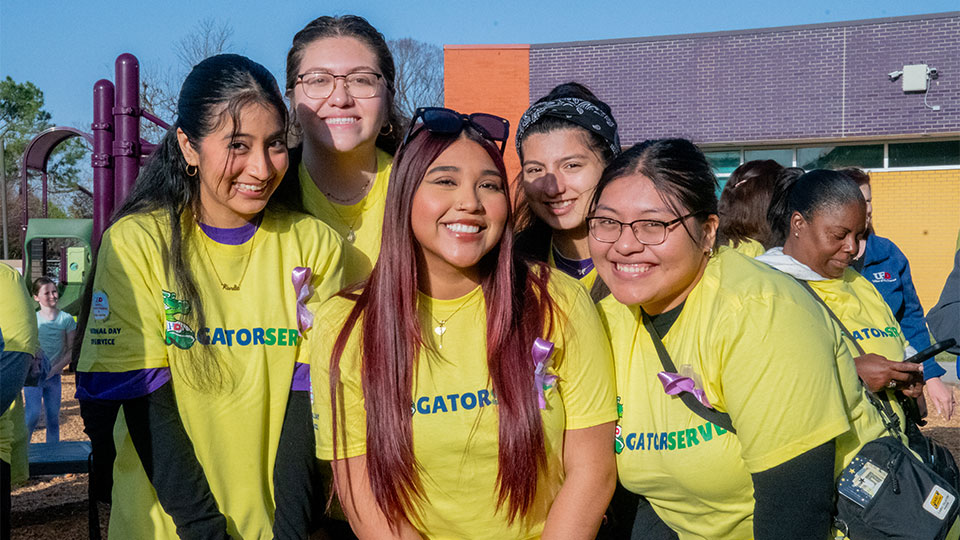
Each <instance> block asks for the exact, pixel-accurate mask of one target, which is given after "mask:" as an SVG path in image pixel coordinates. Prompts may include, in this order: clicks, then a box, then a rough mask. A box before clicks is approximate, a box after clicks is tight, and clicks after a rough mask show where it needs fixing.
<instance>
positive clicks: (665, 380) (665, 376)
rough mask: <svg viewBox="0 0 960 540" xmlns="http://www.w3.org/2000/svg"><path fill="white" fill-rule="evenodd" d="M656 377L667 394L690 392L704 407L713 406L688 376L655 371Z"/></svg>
mask: <svg viewBox="0 0 960 540" xmlns="http://www.w3.org/2000/svg"><path fill="white" fill-rule="evenodd" d="M657 378H658V379H660V383H661V384H662V385H663V391H664V392H666V393H667V395H668V396H675V395H677V394H680V393H681V392H690V393H691V394H693V397H695V398H697V401H699V402H700V403H702V404H703V406H704V407H707V408H710V409H712V408H713V406H712V405H710V400H709V399H707V395H706V394H705V393H704V392H703V390H701V389H700V388H697V383H695V382H694V381H693V379H691V378H690V377H684V376H683V375H679V374H677V373H670V372H669V371H661V372H660V373H657Z"/></svg>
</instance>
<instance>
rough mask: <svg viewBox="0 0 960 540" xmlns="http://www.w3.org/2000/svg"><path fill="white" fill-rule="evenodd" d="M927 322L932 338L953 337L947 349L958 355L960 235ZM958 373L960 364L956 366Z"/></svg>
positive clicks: (959, 337)
mask: <svg viewBox="0 0 960 540" xmlns="http://www.w3.org/2000/svg"><path fill="white" fill-rule="evenodd" d="M927 324H929V325H930V332H931V333H932V334H933V337H934V339H936V340H937V341H943V340H945V339H950V338H953V339H955V340H957V344H956V345H954V346H953V347H952V348H951V349H949V350H948V352H950V353H951V354H958V355H960V235H957V251H956V253H955V254H954V256H953V270H952V271H951V272H950V275H948V276H947V281H946V283H944V284H943V291H942V292H941V293H940V300H939V301H938V302H937V305H935V306H933V307H932V308H930V312H929V313H927ZM957 369H958V374H960V364H958V366H957Z"/></svg>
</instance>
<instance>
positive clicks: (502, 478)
mask: <svg viewBox="0 0 960 540" xmlns="http://www.w3.org/2000/svg"><path fill="white" fill-rule="evenodd" d="M460 136H461V135H453V136H451V135H440V134H433V133H430V132H429V131H428V130H426V129H422V130H421V131H420V132H419V133H417V134H416V135H415V136H414V137H413V138H412V139H411V140H410V142H409V143H408V144H406V145H405V146H404V147H402V148H401V150H400V151H399V152H398V154H397V157H396V160H395V162H394V165H393V171H392V174H391V178H390V184H389V188H388V191H387V205H386V211H385V215H384V219H383V223H384V227H383V239H382V242H381V247H380V255H379V258H378V259H377V263H376V265H374V267H373V272H372V273H371V274H370V277H369V278H368V280H367V282H366V284H365V287H364V288H363V290H362V291H361V292H360V293H359V295H358V296H356V304H355V305H354V307H353V309H352V311H351V312H350V315H349V316H348V318H347V320H346V323H345V324H344V327H343V328H342V329H341V331H340V334H339V336H338V337H337V340H336V343H335V345H334V348H333V354H332V356H331V358H330V395H331V407H332V412H331V414H332V417H333V448H334V458H335V459H336V449H337V445H338V443H337V438H338V427H337V421H338V416H337V411H338V405H339V406H340V407H342V406H343V404H342V391H341V390H340V361H341V357H342V356H343V351H344V347H345V346H346V343H347V340H348V338H349V337H350V334H351V333H352V332H353V330H354V328H355V327H356V326H360V329H361V331H362V340H361V341H362V345H361V349H362V352H361V354H362V358H363V362H362V366H363V367H362V382H363V393H364V395H365V396H376V399H367V400H366V401H365V407H366V415H367V416H366V418H367V432H366V460H367V468H368V474H369V479H370V486H371V488H372V490H373V493H374V496H375V497H376V500H377V505H378V506H379V507H380V509H381V510H382V511H383V513H384V515H385V516H386V517H387V519H388V520H389V521H390V523H391V525H392V526H397V525H398V524H399V523H400V522H401V521H402V520H404V519H405V518H406V516H412V515H415V514H416V505H417V503H416V502H415V499H419V500H422V498H423V486H422V484H421V483H420V478H419V475H418V473H417V467H418V466H417V463H416V457H415V456H414V454H413V412H412V410H411V407H410V404H411V403H412V402H413V377H414V371H415V366H416V362H417V358H418V355H419V352H420V348H421V347H422V346H423V338H422V334H421V328H420V323H419V318H418V317H417V283H418V280H417V277H418V272H420V271H421V269H420V268H418V265H417V261H418V258H419V257H418V254H419V250H420V248H419V246H418V244H417V242H416V239H415V238H414V234H413V229H412V225H411V217H412V216H411V208H412V202H413V197H414V195H415V193H416V192H417V189H418V188H419V186H420V183H421V182H422V180H423V176H424V174H426V171H427V170H428V168H429V166H430V164H431V163H433V162H434V161H435V160H436V159H437V157H438V156H439V155H440V154H441V153H442V152H443V151H444V150H445V149H447V148H448V147H449V146H450V145H451V144H453V143H454V142H455V141H456V140H457V139H459V138H460ZM462 136H463V137H466V138H467V139H469V140H471V141H473V142H476V143H477V144H479V145H481V146H482V147H483V148H484V149H485V150H486V151H487V153H488V154H489V155H490V157H491V158H492V159H493V162H494V164H496V166H497V169H498V170H499V172H500V175H501V177H502V178H503V179H504V181H506V169H505V167H504V164H503V158H502V156H501V155H500V152H499V150H498V149H497V147H496V146H494V144H493V143H491V142H490V141H489V140H487V139H485V138H483V137H481V136H480V134H479V133H477V132H476V131H474V130H473V129H471V128H469V127H467V128H465V129H464V130H463V132H462ZM504 197H506V198H507V203H508V210H507V223H506V227H505V228H504V231H503V234H502V236H501V237H500V241H499V242H498V244H497V245H496V246H494V248H493V249H491V250H490V251H489V252H488V253H487V254H486V255H484V256H483V257H482V258H481V260H480V262H479V263H478V268H477V270H478V275H479V277H480V285H481V288H482V290H483V295H484V300H485V304H486V319H487V330H486V341H487V369H488V371H489V376H490V383H491V385H492V389H493V393H494V394H495V395H496V396H497V401H498V407H497V413H498V418H499V455H498V465H499V467H498V472H497V482H498V485H499V493H498V498H497V505H498V506H500V505H502V504H503V503H504V502H506V503H507V510H508V513H507V514H508V516H509V519H510V521H511V522H512V521H513V520H514V519H515V518H516V517H517V516H520V515H523V514H525V513H526V512H527V511H528V510H529V509H530V507H531V506H532V504H533V502H534V498H535V495H536V487H537V479H538V476H539V472H540V471H541V470H542V468H543V467H544V466H545V464H546V451H545V449H544V436H543V425H542V421H541V417H540V410H539V406H538V402H537V397H536V394H535V393H534V392H533V391H532V389H533V388H534V378H533V363H532V360H531V358H530V349H531V347H532V345H533V341H534V339H536V338H537V337H541V336H544V335H548V334H549V332H550V327H549V325H551V324H552V319H553V309H554V308H553V303H552V301H551V300H550V297H549V295H548V294H547V281H548V279H549V269H548V268H546V267H543V266H542V265H541V267H540V268H538V269H536V270H535V271H532V270H531V268H530V267H529V266H528V265H527V264H525V263H523V262H521V261H520V260H519V259H518V258H517V257H515V254H514V250H513V226H512V219H513V215H512V210H511V209H510V208H509V197H507V195H506V193H505V194H504ZM361 316H362V322H358V321H360V319H361ZM545 324H546V325H547V326H545ZM340 420H342V419H340ZM339 429H340V430H341V431H344V427H343V426H342V423H341V426H340V428H339ZM342 436H344V437H345V436H346V435H345V432H343V433H342Z"/></svg>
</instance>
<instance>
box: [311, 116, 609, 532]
mask: <svg viewBox="0 0 960 540" xmlns="http://www.w3.org/2000/svg"><path fill="white" fill-rule="evenodd" d="M421 121H422V122H421ZM507 129H508V125H507V122H506V120H503V119H501V118H497V117H494V116H491V115H486V114H472V115H461V114H459V113H457V112H456V111H451V110H449V109H420V110H419V111H418V115H417V117H416V118H414V127H413V128H412V129H411V131H410V133H409V135H408V136H407V137H406V139H407V142H406V143H404V145H403V146H402V147H401V149H400V151H399V152H398V154H397V158H396V162H395V167H394V169H393V176H392V178H391V179H390V191H389V194H388V197H387V211H386V217H385V219H386V221H387V222H388V223H391V224H392V225H393V226H391V227H385V228H384V232H383V235H384V237H383V243H382V246H381V249H380V256H379V258H378V259H377V263H376V265H375V266H374V268H373V272H372V273H371V275H370V277H369V279H368V280H367V281H366V282H365V283H364V284H363V286H362V288H361V289H359V290H357V291H354V292H347V293H344V294H342V295H341V296H339V297H334V298H333V299H331V300H330V301H329V302H327V303H326V304H324V305H323V306H322V307H321V309H320V311H319V313H318V316H319V317H322V318H324V319H326V320H328V321H331V323H328V325H327V326H326V327H325V328H326V329H327V330H326V332H325V333H323V332H322V333H321V334H318V335H316V336H313V337H312V338H311V341H310V344H309V345H310V347H311V356H312V357H313V358H314V361H313V363H312V365H311V369H312V372H311V375H312V377H311V380H312V382H313V391H314V419H315V422H316V426H317V430H318V431H317V454H318V456H319V457H320V458H321V459H332V460H333V469H334V472H335V483H336V486H337V493H338V495H339V499H340V502H341V505H342V506H343V508H344V510H345V511H346V513H347V515H348V517H349V519H350V524H351V526H352V527H353V530H354V531H355V533H356V534H357V536H358V537H360V538H363V539H366V538H375V539H381V538H422V537H426V538H489V539H503V538H540V537H542V538H563V539H592V538H594V536H595V535H596V533H597V528H598V527H599V525H600V520H601V517H602V515H603V511H604V508H605V507H606V504H607V502H608V501H609V500H610V495H611V494H612V492H613V488H614V483H615V478H616V471H615V463H614V456H613V451H612V450H613V449H612V447H611V445H610V441H611V440H612V439H613V421H614V420H615V418H616V397H615V394H614V387H615V384H614V381H613V366H612V363H611V362H610V357H609V348H608V344H607V342H606V338H605V336H604V334H603V329H602V327H601V326H600V321H599V318H598V316H597V313H596V310H595V309H594V307H593V303H592V302H591V301H590V299H589V298H588V296H587V294H586V291H585V290H584V289H583V287H581V286H580V285H578V284H577V282H576V281H574V280H573V279H571V278H569V277H567V276H565V275H563V274H561V273H559V272H551V271H550V269H549V268H548V267H546V266H544V265H539V264H538V265H535V266H533V267H531V266H528V265H527V264H526V263H524V262H522V260H521V259H520V258H518V257H517V256H516V253H515V252H514V249H513V230H512V228H513V227H512V215H511V214H512V212H511V208H510V201H509V197H508V195H507V193H508V187H507V179H506V172H505V169H504V164H503V158H502V156H501V151H502V149H503V144H504V143H505V141H506V139H507V135H508V132H507ZM338 322H339V324H337V323H338ZM325 359H329V363H328V362H326V361H324V360H325ZM331 397H332V399H331Z"/></svg>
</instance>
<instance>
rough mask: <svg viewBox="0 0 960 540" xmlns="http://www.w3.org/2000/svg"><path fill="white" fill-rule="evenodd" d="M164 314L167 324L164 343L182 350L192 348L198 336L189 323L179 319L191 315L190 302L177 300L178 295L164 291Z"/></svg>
mask: <svg viewBox="0 0 960 540" xmlns="http://www.w3.org/2000/svg"><path fill="white" fill-rule="evenodd" d="M163 312H164V313H163V316H164V318H165V319H166V323H167V329H166V332H165V334H164V342H165V343H166V344H167V345H175V346H177V348H180V349H189V348H190V347H192V346H193V344H194V343H196V341H197V336H196V334H195V333H194V331H193V330H192V329H191V328H190V326H189V325H187V323H185V322H183V321H181V320H180V319H178V318H177V317H178V316H181V315H187V314H189V313H190V302H187V301H186V300H177V294H176V293H172V292H168V291H163Z"/></svg>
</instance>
